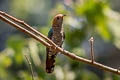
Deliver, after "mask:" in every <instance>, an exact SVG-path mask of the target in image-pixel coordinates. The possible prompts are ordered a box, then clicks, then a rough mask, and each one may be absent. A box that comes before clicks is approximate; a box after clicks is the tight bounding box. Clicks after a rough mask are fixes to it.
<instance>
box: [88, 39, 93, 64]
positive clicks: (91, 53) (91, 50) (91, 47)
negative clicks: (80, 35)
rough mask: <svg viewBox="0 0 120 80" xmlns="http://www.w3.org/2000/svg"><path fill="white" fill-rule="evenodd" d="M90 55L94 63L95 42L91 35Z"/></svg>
mask: <svg viewBox="0 0 120 80" xmlns="http://www.w3.org/2000/svg"><path fill="white" fill-rule="evenodd" d="M89 42H90V55H91V61H92V63H93V62H94V48H93V44H94V38H93V37H91V38H90V40H89Z"/></svg>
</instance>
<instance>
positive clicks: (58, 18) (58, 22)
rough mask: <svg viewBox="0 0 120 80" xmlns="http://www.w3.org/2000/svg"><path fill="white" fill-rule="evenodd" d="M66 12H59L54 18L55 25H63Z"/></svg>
mask: <svg viewBox="0 0 120 80" xmlns="http://www.w3.org/2000/svg"><path fill="white" fill-rule="evenodd" d="M64 16H66V15H64V14H57V15H56V16H55V17H54V19H53V27H54V26H61V25H62V23H63V18H64Z"/></svg>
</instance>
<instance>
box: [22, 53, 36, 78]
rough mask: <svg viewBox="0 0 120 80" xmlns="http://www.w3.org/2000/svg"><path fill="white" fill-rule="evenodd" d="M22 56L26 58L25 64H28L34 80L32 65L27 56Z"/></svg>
mask: <svg viewBox="0 0 120 80" xmlns="http://www.w3.org/2000/svg"><path fill="white" fill-rule="evenodd" d="M24 56H25V58H26V60H27V62H28V64H29V67H30V71H31V75H32V80H35V79H34V72H33V69H32V64H31V62H30V60H29V58H28V56H27V55H24Z"/></svg>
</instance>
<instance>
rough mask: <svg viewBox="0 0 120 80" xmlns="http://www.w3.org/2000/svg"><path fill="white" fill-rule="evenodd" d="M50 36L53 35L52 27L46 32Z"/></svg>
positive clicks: (50, 37)
mask: <svg viewBox="0 0 120 80" xmlns="http://www.w3.org/2000/svg"><path fill="white" fill-rule="evenodd" d="M52 36H53V29H52V28H51V29H50V30H49V32H48V38H49V39H52Z"/></svg>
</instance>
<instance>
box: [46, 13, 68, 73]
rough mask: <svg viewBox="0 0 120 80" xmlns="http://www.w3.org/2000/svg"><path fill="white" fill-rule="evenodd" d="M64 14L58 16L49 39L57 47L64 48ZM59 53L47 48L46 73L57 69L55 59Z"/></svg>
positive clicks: (50, 31) (53, 23)
mask: <svg viewBox="0 0 120 80" xmlns="http://www.w3.org/2000/svg"><path fill="white" fill-rule="evenodd" d="M64 16H66V15H64V14H57V15H56V16H55V17H54V18H53V21H52V27H51V29H50V30H49V32H48V38H49V39H50V40H52V41H53V42H54V43H55V44H56V45H57V46H59V47H62V44H63V42H64V39H65V33H64V28H63V18H64ZM58 53H59V52H57V51H55V50H54V49H51V48H46V72H47V73H52V72H53V71H54V67H55V58H56V55H57V54H58Z"/></svg>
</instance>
